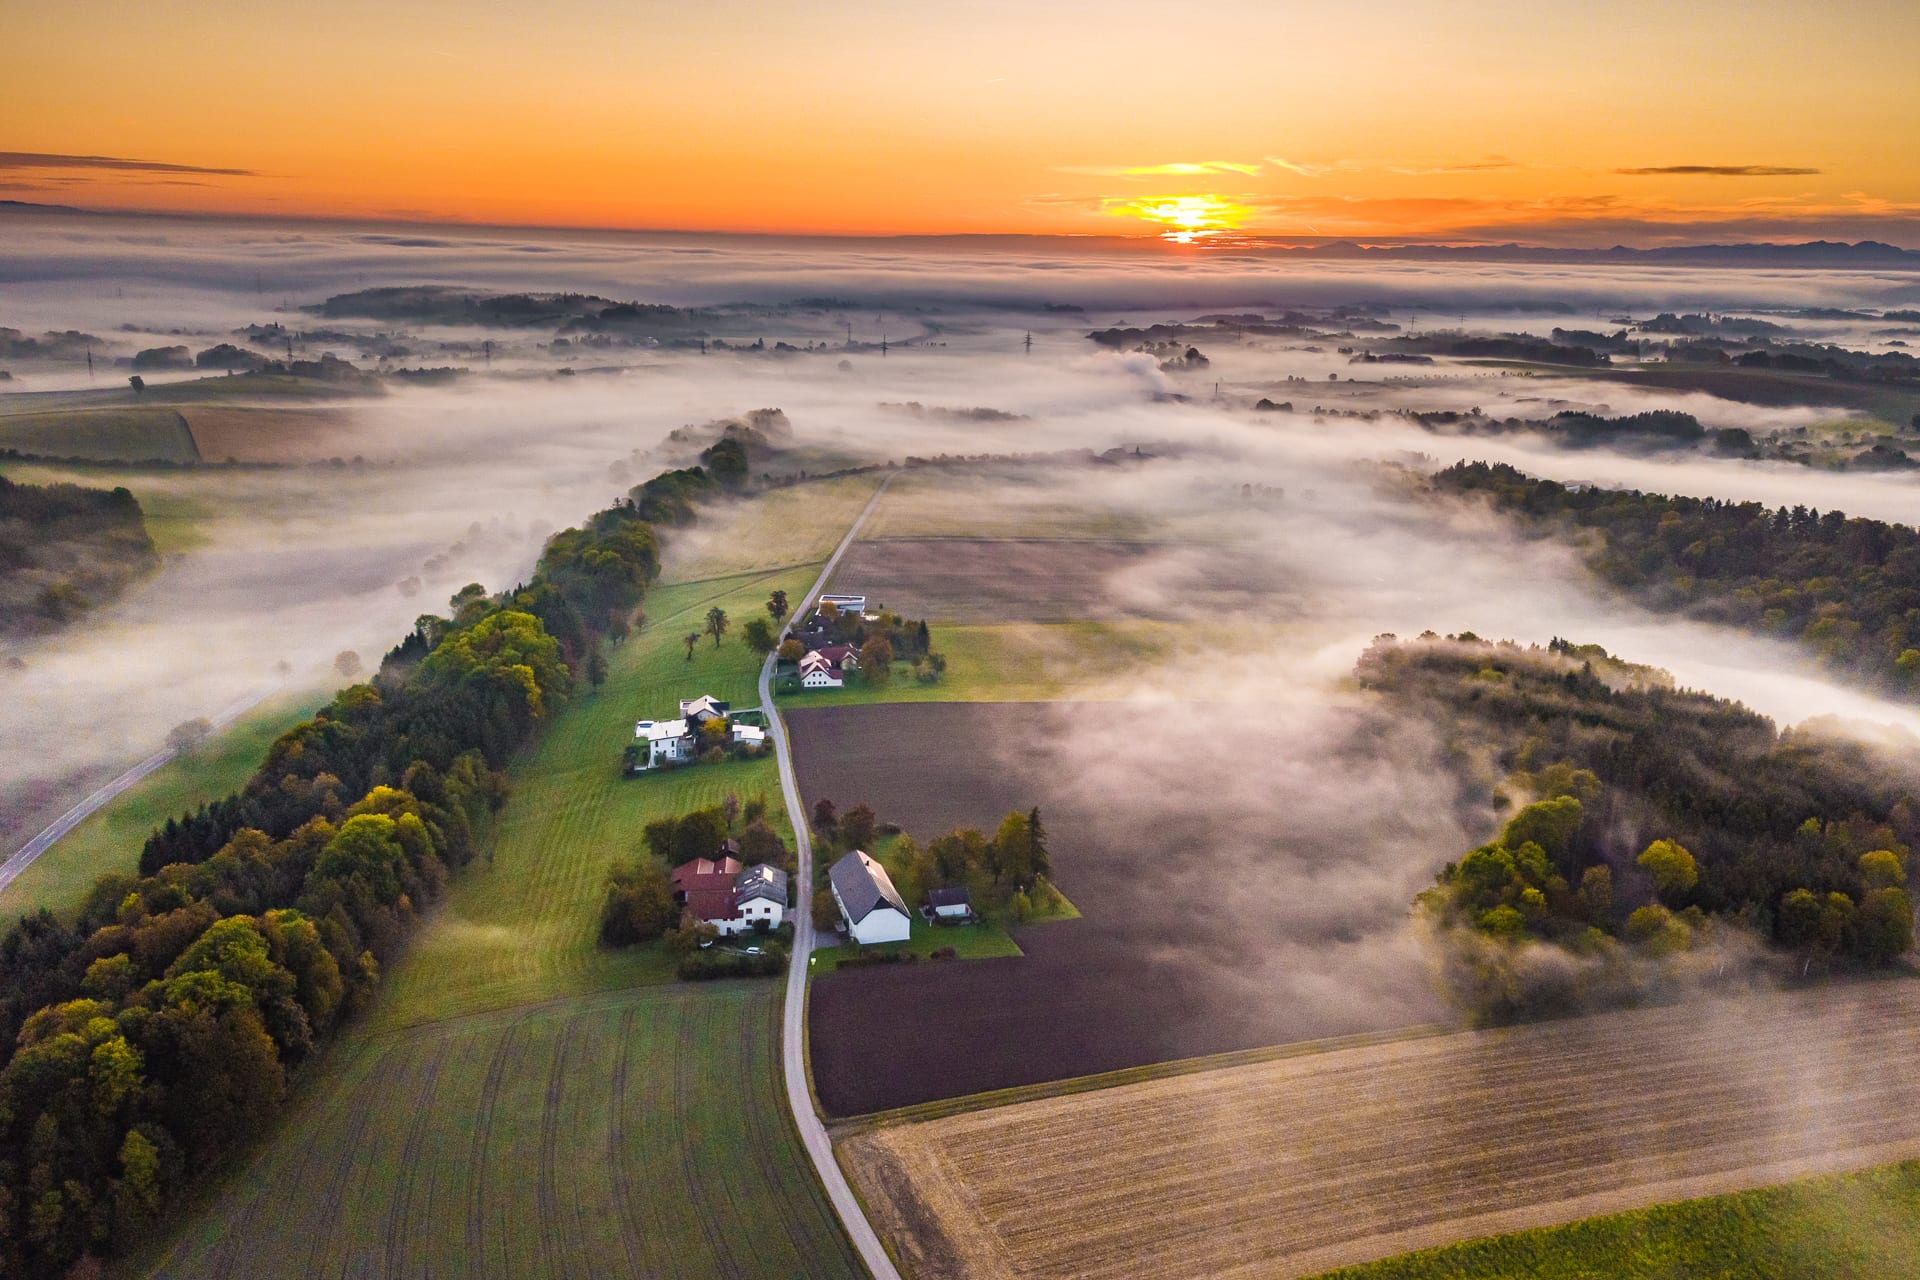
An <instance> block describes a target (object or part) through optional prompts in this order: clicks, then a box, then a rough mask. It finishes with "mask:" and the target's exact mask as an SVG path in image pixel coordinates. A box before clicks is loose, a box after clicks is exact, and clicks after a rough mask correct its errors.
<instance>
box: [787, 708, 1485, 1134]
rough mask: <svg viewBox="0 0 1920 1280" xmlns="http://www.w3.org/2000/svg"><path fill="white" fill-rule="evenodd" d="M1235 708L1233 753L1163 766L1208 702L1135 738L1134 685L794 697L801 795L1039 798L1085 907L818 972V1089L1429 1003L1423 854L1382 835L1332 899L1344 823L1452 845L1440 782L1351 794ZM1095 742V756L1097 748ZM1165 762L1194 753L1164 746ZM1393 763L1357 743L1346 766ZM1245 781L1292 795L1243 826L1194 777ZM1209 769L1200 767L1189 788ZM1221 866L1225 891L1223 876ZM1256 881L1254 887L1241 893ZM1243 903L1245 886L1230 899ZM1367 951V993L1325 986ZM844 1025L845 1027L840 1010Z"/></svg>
mask: <svg viewBox="0 0 1920 1280" xmlns="http://www.w3.org/2000/svg"><path fill="white" fill-rule="evenodd" d="M1254 710H1255V709H1252V708H1247V709H1243V711H1245V712H1246V714H1245V722H1244V725H1243V727H1242V729H1241V730H1240V732H1241V734H1242V736H1243V738H1244V743H1245V750H1244V753H1241V754H1239V755H1236V756H1235V757H1234V760H1233V761H1230V762H1229V764H1228V766H1227V767H1229V768H1231V769H1232V770H1233V771H1234V775H1226V774H1221V773H1216V772H1214V771H1212V770H1209V769H1205V768H1202V769H1200V771H1199V773H1198V774H1197V775H1196V777H1194V778H1188V777H1186V776H1185V775H1184V774H1181V773H1178V772H1172V771H1170V768H1169V764H1170V762H1178V761H1180V760H1182V758H1183V757H1184V756H1186V755H1187V754H1188V753H1189V752H1191V751H1193V750H1195V749H1196V748H1197V747H1198V745H1200V744H1201V743H1202V741H1203V738H1204V735H1205V734H1206V733H1207V728H1206V726H1205V725H1204V724H1198V723H1192V722H1190V721H1185V722H1182V723H1180V724H1170V723H1162V724H1161V725H1160V726H1159V727H1158V728H1157V729H1156V739H1155V743H1154V749H1153V750H1143V749H1138V744H1139V742H1140V737H1139V733H1138V730H1137V728H1136V725H1137V722H1138V718H1139V717H1140V716H1141V715H1142V714H1143V713H1142V712H1141V710H1140V709H1138V708H1136V707H1133V706H1130V705H1128V704H1120V703H1099V702H1067V703H960V702H946V703H919V704H903V705H872V706H846V707H818V708H806V709H794V708H793V707H792V706H791V704H790V705H789V709H788V711H787V724H788V729H789V732H790V734H791V737H792V739H793V745H794V756H795V765H796V769H797V773H798V782H799V785H800V793H801V798H802V800H803V801H804V802H805V803H807V804H808V805H811V804H813V803H814V801H816V800H817V799H819V798H821V797H823V796H824V797H826V798H828V799H831V800H832V801H833V802H834V803H835V804H836V805H838V806H840V807H841V808H842V809H843V810H844V809H845V808H847V807H848V806H850V805H854V804H860V803H865V804H869V805H871V806H872V807H873V809H874V811H875V812H876V813H877V814H878V815H879V816H880V818H881V820H882V821H885V822H893V823H897V824H899V825H900V826H902V827H903V828H905V829H906V830H907V831H909V832H911V833H912V834H913V835H914V836H915V837H917V838H920V839H926V838H928V837H931V836H935V835H939V834H942V833H944V832H946V831H949V830H951V829H953V828H954V827H956V826H974V827H980V828H982V829H984V830H991V829H992V828H993V826H994V825H996V824H997V823H998V822H999V820H1000V818H1001V817H1002V816H1003V815H1004V814H1005V813H1006V812H1007V811H1008V810H1010V809H1021V810H1025V809H1028V808H1031V807H1033V806H1035V805H1038V806H1039V807H1040V808H1041V810H1042V813H1043V816H1044V818H1045V820H1046V824H1047V828H1048V830H1049V832H1050V842H1049V843H1050V848H1051V854H1052V861H1053V869H1054V875H1053V879H1054V881H1055V883H1057V884H1058V885H1059V887H1060V890H1061V892H1062V893H1064V894H1065V895H1066V896H1067V898H1068V899H1069V900H1071V901H1072V902H1073V904H1074V905H1075V906H1076V907H1078V908H1079V910H1080V913H1081V918H1080V919H1078V920H1073V921H1066V922H1060V923H1049V924H1044V925H1039V926H1018V925H1016V926H1012V928H1011V934H1012V937H1013V940H1014V941H1015V942H1016V943H1017V944H1018V945H1019V947H1020V949H1021V951H1022V952H1023V953H1024V954H1023V955H1020V956H1013V957H1007V958H1004V959H990V960H980V961H976V962H972V963H968V964H959V965H885V966H876V967H872V968H862V969H852V970H847V971H844V972H835V973H832V974H828V975H825V976H823V977H821V978H819V979H817V980H816V981H815V982H814V984H813V987H812V990H811V993H810V997H809V998H810V1000H811V1002H812V1003H811V1014H810V1018H811V1025H812V1028H813V1033H812V1036H811V1053H812V1061H813V1076H814V1085H815V1089H816V1091H817V1092H818V1094H819V1097H820V1101H821V1104H822V1106H823V1107H824V1108H825V1109H826V1110H827V1112H828V1113H829V1114H832V1115H836V1116H851V1115H859V1114H864V1113H868V1112H874V1111H881V1110H886V1109H889V1108H894V1107H902V1106H908V1105H913V1104H917V1103H925V1102H930V1101H933V1100H936V1099H942V1098H954V1097H959V1096H963V1095H966V1094H972V1093H979V1092H982V1091H986V1090H992V1089H1004V1088H1011V1087H1015V1086H1021V1085H1031V1084H1037V1083H1040V1082H1044V1081H1053V1080H1062V1079H1067V1078H1069V1077H1073V1076H1081V1075H1088V1074H1092V1073H1095V1072H1103V1071H1113V1070H1119V1069H1122V1068H1128V1067H1136V1066H1142V1065H1145V1064H1149V1063H1157V1062H1166V1061H1170V1060H1174V1059H1181V1058H1190V1057H1196V1056H1200V1055H1204V1054H1214V1053H1224V1052H1230V1051H1235V1050H1244V1049H1252V1048H1256V1047H1259V1046H1263V1045H1272V1044H1280V1043H1285V1042H1289V1041H1298V1040H1305V1039H1311V1038H1317V1037H1322V1036H1333V1035H1345V1034H1350V1033H1358V1032H1369V1031H1380V1030H1386V1029H1389V1028H1393V1027H1400V1026H1406V1025H1409V1024H1414V1023H1426V1022H1432V1021H1435V1020H1437V1019H1440V1018H1442V1017H1444V1016H1445V1013H1444V1009H1443V1008H1442V1006H1441V1005H1440V1003H1439V1001H1438V998H1437V997H1436V996H1435V995H1434V994H1433V992H1432V989H1431V987H1430V985H1429V981H1428V976H1427V972H1426V968H1425V963H1424V961H1423V960H1422V958H1421V955H1420V953H1419V951H1418V949H1417V947H1415V946H1412V945H1401V944H1400V943H1399V942H1398V941H1397V940H1398V939H1399V937H1400V935H1401V931H1402V926H1403V923H1404V921H1405V918H1406V909H1407V908H1406V904H1407V902H1408V901H1409V900H1410V899H1411V898H1412V896H1413V894H1414V893H1416V892H1418V891H1419V889H1421V888H1422V887H1424V886H1425V885H1426V883H1428V882H1429V881H1430V879H1431V877H1432V875H1433V873H1434V871H1435V870H1437V869H1438V868H1437V866H1429V865H1426V864H1425V863H1423V862H1422V861H1421V858H1420V856H1419V855H1418V854H1417V852H1416V853H1415V854H1414V855H1413V856H1406V857H1402V858H1399V859H1397V863H1398V864H1399V865H1397V866H1396V868H1395V870H1394V871H1393V872H1392V874H1380V875H1379V876H1378V883H1377V884H1369V885H1368V886H1366V887H1365V888H1364V889H1360V888H1358V887H1356V891H1355V892H1354V893H1352V894H1350V895H1348V897H1347V898H1346V899H1345V900H1343V901H1341V902H1340V903H1339V906H1338V909H1337V910H1329V909H1328V907H1327V901H1328V899H1327V896H1326V895H1325V894H1323V893H1321V892H1320V890H1319V887H1318V886H1319V884H1320V882H1321V880H1322V878H1323V877H1326V876H1328V875H1340V874H1342V870H1341V869H1342V868H1345V867H1348V866H1350V865H1351V864H1352V861H1353V858H1354V852H1355V849H1356V847H1362V848H1364V847H1367V846H1370V845H1371V846H1382V845H1384V846H1387V847H1393V848H1402V847H1404V848H1406V849H1409V850H1414V851H1418V850H1422V849H1434V850H1446V849H1456V848H1460V847H1465V846H1467V845H1470V844H1471V843H1472V839H1471V838H1470V837H1469V836H1468V834H1467V832H1466V831H1465V830H1464V829H1463V827H1462V826H1461V824H1460V819H1459V817H1458V816H1457V815H1456V814H1454V813H1453V812H1452V811H1451V809H1450V808H1449V806H1448V804H1447V803H1446V802H1445V801H1444V800H1443V799H1442V798H1441V795H1440V793H1439V791H1437V790H1436V795H1435V802H1434V803H1433V804H1432V805H1422V806H1420V808H1419V810H1418V811H1417V812H1406V813H1397V814H1388V813H1374V812H1355V811H1353V809H1352V806H1350V805H1346V804H1343V803H1341V802H1340V801H1339V800H1338V798H1336V797H1330V796H1328V795H1326V794H1325V793H1324V789H1322V788H1317V787H1314V786H1312V785H1311V784H1310V783H1305V782H1303V783H1302V784H1301V785H1300V786H1299V787H1298V788H1297V789H1290V787H1292V783H1291V779H1293V778H1295V777H1303V778H1310V777H1311V776H1312V775H1311V773H1310V772H1304V771H1302V770H1300V769H1298V768H1297V767H1296V766H1295V765H1294V764H1293V763H1292V762H1291V760H1290V758H1289V756H1288V754H1287V753H1288V752H1289V751H1296V752H1297V751H1301V750H1315V749H1317V748H1312V747H1302V746H1301V745H1300V743H1299V742H1297V741H1294V742H1290V739H1293V738H1297V736H1298V735H1296V734H1294V733H1293V731H1292V730H1291V729H1290V728H1289V726H1288V725H1287V724H1286V722H1285V721H1284V720H1280V719H1275V718H1271V717H1263V716H1260V715H1257V714H1254ZM1095 766H1097V768H1096V767H1095ZM1173 767H1174V768H1175V769H1178V768H1192V767H1193V766H1186V765H1180V764H1177V763H1175V764H1174V766H1173ZM1375 767H1380V768H1386V767H1388V766H1386V765H1376V764H1373V763H1370V762H1369V760H1368V759H1367V758H1365V757H1356V758H1355V759H1354V762H1353V776H1354V778H1355V780H1356V785H1365V783H1364V782H1363V781H1362V780H1363V779H1365V778H1366V777H1367V776H1369V770H1370V769H1372V768H1375ZM1245 787H1256V788H1261V789H1263V791H1265V792H1268V793H1270V795H1263V796H1262V797H1261V799H1260V800H1259V802H1260V803H1262V804H1270V805H1272V806H1273V808H1274V809H1275V811H1277V812H1283V813H1286V814H1287V815H1288V817H1287V819H1286V821H1285V823H1284V824H1283V825H1281V826H1279V827H1278V828H1276V829H1275V830H1272V831H1253V832H1250V831H1247V830H1246V829H1245V827H1244V824H1236V823H1235V822H1234V821H1233V819H1232V816H1231V813H1230V812H1228V811H1224V810H1216V809H1215V808H1213V807H1212V806H1210V805H1208V804H1206V803H1203V802H1197V801H1196V799H1195V797H1196V795H1199V794H1220V793H1223V792H1229V791H1232V790H1233V789H1235V788H1245ZM1196 788H1204V789H1205V790H1196ZM1223 885H1232V886H1234V890H1233V893H1232V894H1231V895H1228V896H1223V892H1222V886H1223ZM1256 903H1258V904H1264V905H1259V906H1254V905H1252V904H1256ZM1236 904H1239V905H1236ZM1362 966H1364V968H1365V969H1366V972H1367V980H1368V981H1370V982H1372V983H1374V984H1376V985H1377V987H1378V989H1379V990H1380V991H1381V992H1382V995H1381V996H1380V997H1379V998H1370V999H1355V998H1353V997H1352V996H1351V995H1347V994H1341V995H1339V996H1337V997H1331V998H1330V996H1329V994H1328V987H1329V986H1342V985H1346V982H1345V980H1344V979H1341V978H1340V977H1339V975H1340V974H1341V973H1344V972H1346V971H1347V970H1348V969H1349V968H1356V969H1357V968H1359V967H1362ZM856 1029H857V1030H858V1034H854V1032H855V1031H856Z"/></svg>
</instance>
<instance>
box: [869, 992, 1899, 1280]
mask: <svg viewBox="0 0 1920 1280" xmlns="http://www.w3.org/2000/svg"><path fill="white" fill-rule="evenodd" d="M1916 1055H1920V983H1916V982H1911V981H1895V982H1880V983H1870V984H1862V985H1857V986H1850V987H1842V988H1835V989H1826V990H1816V991H1806V992H1798V993H1794V994H1773V995H1756V996H1750V997H1743V998H1741V999H1738V1000H1727V1001H1716V1002H1702V1003H1696V1004H1691V1005H1684V1006H1677V1007H1672V1008H1664V1009H1647V1010H1635V1011H1631V1012H1626V1013H1616V1014H1607V1015H1602V1016H1598V1017H1593V1018H1587V1019H1582V1020H1578V1021H1569V1022H1559V1023H1548V1024H1541V1025H1536V1026H1529V1027H1520V1028H1513V1029H1507V1030H1501V1031H1484V1032H1473V1033H1461V1034H1455V1035H1444V1036H1432V1037H1427V1038H1421V1039H1409V1040H1404V1041H1394V1042H1388V1043H1384V1044H1373V1045H1367V1046H1361V1047H1355V1048H1343V1049H1333V1050H1329V1051H1328V1052H1324V1053H1316V1054H1309V1055H1306V1056H1300V1057H1291V1058H1285V1059H1281V1060H1277V1061H1272V1062H1264V1063H1257V1064H1253V1065H1248V1066H1234V1067H1224V1068H1221V1069H1218V1070H1212V1071H1202V1072H1198V1073H1195V1074H1190V1075H1183V1076H1176V1077H1172V1078H1167V1079H1160V1080H1152V1081H1147V1082H1144V1083H1136V1084H1127V1085H1121V1086H1119V1087H1115V1088H1110V1089H1104V1090H1099V1091H1097V1092H1091V1093H1080V1094H1075V1095H1069V1096H1062V1097H1054V1098H1045V1099H1040V1100H1037V1101H1031V1102H1023V1103H1019V1104H1016V1105H1012V1106H1003V1107H998V1108H994V1109H991V1110H986V1111H977V1112H971V1113H967V1114H962V1115H956V1116H950V1117H946V1118H942V1119H937V1120H930V1121H923V1122H919V1123H910V1124H897V1125H894V1126H891V1127H883V1128H879V1129H875V1130H872V1131H870V1132H866V1133H860V1134H857V1135H855V1136H853V1137H851V1138H849V1139H847V1140H846V1141H845V1143H844V1145H843V1148H842V1150H843V1155H844V1157H845V1158H846V1159H847V1161H848V1163H849V1165H850V1166H851V1167H852V1169H853V1170H854V1173H855V1176H856V1177H857V1179H858V1181H859V1183H860V1186H861V1189H862V1192H863V1194H864V1196H865V1198H866V1199H867V1202H868V1204H869V1206H870V1207H871V1209H872V1210H873V1212H874V1217H875V1221H876V1223H877V1225H879V1226H880V1228H881V1231H882V1233H883V1234H885V1235H888V1236H890V1237H891V1238H892V1239H893V1241H894V1243H895V1245H896V1247H897V1249H898V1251H899V1252H900V1254H901V1256H902V1257H904V1258H905V1259H906V1260H907V1261H908V1263H909V1267H910V1270H911V1272H912V1274H913V1275H914V1276H915V1277H916V1278H917V1280H935V1278H936V1277H940V1278H944V1277H950V1276H951V1277H959V1276H966V1277H1029V1276H1048V1277H1058V1276H1081V1277H1101V1276H1115V1277H1119V1276H1129V1277H1131V1276H1146V1275H1150V1276H1156V1277H1176V1276H1248V1277H1251V1276H1263V1277H1293V1276H1304V1275H1311V1274H1314V1273H1317V1272H1320V1271H1323V1270H1326V1269H1328V1268H1331V1267H1335V1266H1341V1265H1346V1264H1351V1263H1358V1262H1365V1261H1370V1260H1372V1259H1376V1258H1381V1257H1386V1256H1388V1255H1391V1254H1396V1253H1403V1252H1407V1251H1410V1250H1413V1249H1420V1248H1426V1247H1430V1246H1433V1245H1439V1244H1445V1243H1449V1242H1451V1241H1455V1240H1462V1239H1468V1238H1472V1237H1476V1236H1484V1235H1490V1234H1494V1233H1497V1232H1504V1231H1511V1230H1516V1229H1520V1228H1524V1227H1533V1226H1544V1225H1550V1224H1555V1223H1562V1222H1570V1221H1574V1220H1577V1219H1580V1218H1585V1217H1591V1216H1593V1215H1596V1214H1600V1213H1608V1212H1614V1211H1618V1210H1622V1209H1628V1208H1634V1207H1638V1206H1642V1205H1647V1204H1654V1203H1659V1202H1662V1201H1668V1200H1677V1199H1684V1198H1688V1197H1692V1196H1697V1195H1706V1194H1712V1193H1717V1192H1722V1191H1731V1190H1739V1189H1744V1188H1748V1187H1754V1186H1762V1185H1766V1184H1768V1183H1773V1182H1779V1181H1783V1180H1785V1179H1788V1178H1791V1177H1796V1176H1799V1175H1801V1174H1804V1173H1810V1172H1815V1171H1822V1170H1831V1169H1842V1168H1856V1167H1860V1166H1864V1165H1868V1164H1878V1163H1883V1162H1886V1161H1891V1160H1896V1159H1903V1158H1908V1157H1911V1156H1914V1155H1915V1154H1920V1073H1916V1072H1915V1071H1914V1070H1913V1063H1914V1061H1915V1060H1916Z"/></svg>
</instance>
